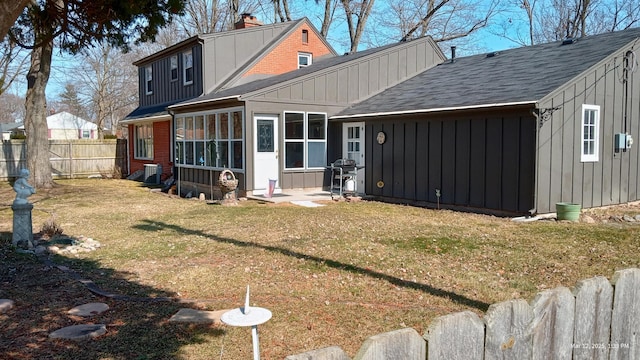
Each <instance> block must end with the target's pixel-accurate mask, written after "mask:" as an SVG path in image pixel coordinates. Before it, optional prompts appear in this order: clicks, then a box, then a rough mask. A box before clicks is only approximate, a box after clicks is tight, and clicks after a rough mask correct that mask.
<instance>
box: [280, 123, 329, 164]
mask: <svg viewBox="0 0 640 360" xmlns="http://www.w3.org/2000/svg"><path fill="white" fill-rule="evenodd" d="M284 127H285V134H284V138H285V139H284V151H285V168H286V169H317V168H323V167H325V166H326V163H327V160H326V159H327V114H324V113H305V112H285V113H284Z"/></svg>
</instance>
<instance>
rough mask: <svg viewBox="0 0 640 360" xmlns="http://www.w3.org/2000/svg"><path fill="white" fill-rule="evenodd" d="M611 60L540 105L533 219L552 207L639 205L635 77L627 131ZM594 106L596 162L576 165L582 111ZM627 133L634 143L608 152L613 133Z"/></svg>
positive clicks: (639, 115) (618, 62)
mask: <svg viewBox="0 0 640 360" xmlns="http://www.w3.org/2000/svg"><path fill="white" fill-rule="evenodd" d="M625 52H626V50H621V51H619V52H617V53H616V54H613V55H611V56H610V57H608V58H607V59H605V60H604V61H602V62H601V63H599V64H598V65H596V66H594V67H593V68H591V69H590V70H589V71H587V72H585V73H584V74H582V75H581V76H580V77H578V78H576V79H574V81H572V82H571V83H569V84H567V85H565V86H563V87H561V88H560V89H558V90H557V91H555V92H553V93H551V94H550V95H549V96H547V97H546V98H545V99H543V100H542V101H541V102H540V108H541V112H544V111H545V110H546V111H547V113H549V114H551V115H550V116H541V117H540V122H541V126H540V130H539V142H538V152H539V156H538V180H537V189H536V191H537V200H536V209H537V212H538V213H548V212H554V211H555V204H556V203H558V202H571V203H576V204H580V205H581V207H582V208H593V207H599V206H607V205H615V204H623V203H627V202H630V201H635V200H639V199H640V197H639V190H640V184H639V179H640V156H639V154H640V152H639V148H638V146H639V145H640V144H638V141H637V140H640V125H639V122H640V72H638V71H636V72H633V73H630V81H629V91H628V99H627V100H628V101H627V106H628V108H627V110H628V112H627V126H626V128H625V124H624V117H625V105H624V104H625V101H624V97H625V89H624V85H623V82H622V81H621V75H622V72H621V69H622V67H623V55H624V53H625ZM583 104H584V105H597V106H600V127H599V131H600V134H599V142H600V145H599V151H598V161H596V162H581V160H580V155H581V146H582V105H583ZM624 132H628V133H629V134H631V136H632V137H633V139H634V140H636V143H635V144H633V145H632V146H631V149H628V150H627V151H621V152H616V151H615V150H614V136H615V134H616V133H624Z"/></svg>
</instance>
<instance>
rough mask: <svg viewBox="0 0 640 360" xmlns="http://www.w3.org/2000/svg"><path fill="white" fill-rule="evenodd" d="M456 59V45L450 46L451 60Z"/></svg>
mask: <svg viewBox="0 0 640 360" xmlns="http://www.w3.org/2000/svg"><path fill="white" fill-rule="evenodd" d="M455 61H456V47H455V46H452V47H451V62H455Z"/></svg>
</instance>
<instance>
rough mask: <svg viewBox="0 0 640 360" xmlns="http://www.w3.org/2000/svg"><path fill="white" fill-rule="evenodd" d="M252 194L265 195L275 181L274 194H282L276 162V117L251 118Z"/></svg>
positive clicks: (257, 116)
mask: <svg viewBox="0 0 640 360" xmlns="http://www.w3.org/2000/svg"><path fill="white" fill-rule="evenodd" d="M253 128H254V133H253V138H254V139H255V140H254V141H253V149H254V151H253V164H254V165H253V174H254V175H253V194H254V195H261V194H267V193H268V190H269V183H270V182H272V181H275V189H274V191H273V192H274V193H280V192H282V190H281V187H280V178H279V174H280V167H279V162H278V117H277V116H276V115H256V116H254V117H253Z"/></svg>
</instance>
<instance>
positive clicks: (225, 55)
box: [204, 24, 290, 92]
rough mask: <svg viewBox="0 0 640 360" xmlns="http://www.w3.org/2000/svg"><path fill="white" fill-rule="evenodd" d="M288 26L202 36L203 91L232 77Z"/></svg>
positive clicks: (266, 26) (207, 90) (270, 26)
mask: <svg viewBox="0 0 640 360" xmlns="http://www.w3.org/2000/svg"><path fill="white" fill-rule="evenodd" d="M289 26H290V25H288V24H275V25H263V26H255V27H251V28H246V29H242V30H235V31H234V30H232V31H226V32H223V33H217V34H215V36H210V37H206V36H205V37H204V58H205V59H207V63H206V64H205V65H204V68H205V73H204V77H205V81H206V86H207V89H205V90H206V92H209V91H212V90H213V88H214V87H216V86H217V85H218V84H220V82H221V81H223V80H224V79H227V78H229V77H231V76H232V75H233V74H234V73H235V72H236V71H237V69H238V68H240V67H241V66H243V65H244V64H245V63H247V61H248V60H249V59H251V58H252V57H254V56H257V55H258V51H261V50H263V49H264V46H265V44H268V43H269V42H271V41H273V40H274V39H275V38H276V37H277V36H279V35H280V34H282V32H283V31H284V30H286V29H287V28H288V27H289Z"/></svg>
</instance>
